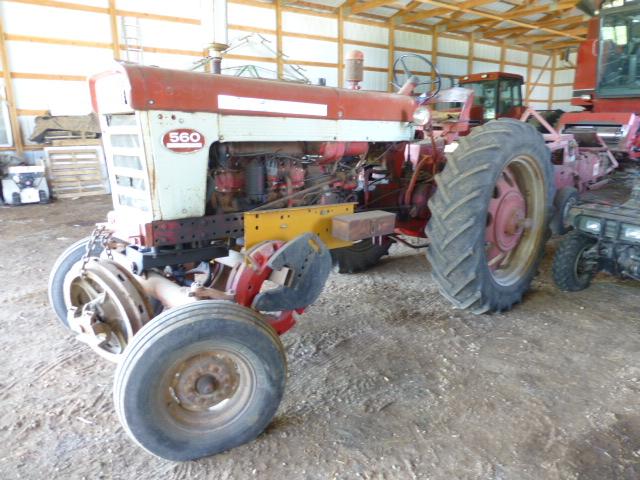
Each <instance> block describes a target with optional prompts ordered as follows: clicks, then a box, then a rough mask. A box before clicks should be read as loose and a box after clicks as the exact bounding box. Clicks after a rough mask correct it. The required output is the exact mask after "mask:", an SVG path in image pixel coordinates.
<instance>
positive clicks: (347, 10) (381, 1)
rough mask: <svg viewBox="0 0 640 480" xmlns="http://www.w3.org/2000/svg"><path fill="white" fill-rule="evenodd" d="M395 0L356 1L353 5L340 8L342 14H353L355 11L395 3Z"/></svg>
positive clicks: (363, 10) (358, 11) (359, 11)
mask: <svg viewBox="0 0 640 480" xmlns="http://www.w3.org/2000/svg"><path fill="white" fill-rule="evenodd" d="M395 1H396V0H367V1H366V2H364V3H356V4H354V5H353V6H348V5H347V6H346V7H344V8H343V9H342V12H343V15H347V16H348V15H355V14H357V13H363V12H366V11H367V10H371V9H373V8H377V7H384V6H385V5H390V4H392V3H395Z"/></svg>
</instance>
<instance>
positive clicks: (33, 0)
mask: <svg viewBox="0 0 640 480" xmlns="http://www.w3.org/2000/svg"><path fill="white" fill-rule="evenodd" d="M5 1H7V2H14V3H26V4H29V5H38V6H40V7H51V8H64V9H67V10H76V11H80V12H91V13H105V14H109V8H108V7H106V8H105V7H94V6H91V5H81V4H79V3H70V2H60V1H58V0H5ZM115 13H116V15H120V16H121V17H137V18H145V19H147V20H160V21H163V22H174V23H189V24H192V25H200V20H198V19H197V18H187V17H174V16H170V15H158V14H155V13H148V12H136V11H131V10H116V12H115Z"/></svg>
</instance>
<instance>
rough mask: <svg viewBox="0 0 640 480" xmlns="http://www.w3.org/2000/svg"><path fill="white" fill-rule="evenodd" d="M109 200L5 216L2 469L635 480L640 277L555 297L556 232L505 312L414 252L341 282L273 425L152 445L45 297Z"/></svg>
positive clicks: (322, 307)
mask: <svg viewBox="0 0 640 480" xmlns="http://www.w3.org/2000/svg"><path fill="white" fill-rule="evenodd" d="M109 206H110V200H109V199H108V198H106V197H97V198H85V199H79V200H67V201H60V202H56V203H54V204H51V205H45V206H39V205H38V206H27V207H19V208H6V207H5V208H0V247H1V248H0V274H1V277H0V278H2V280H3V285H2V289H1V290H0V306H1V307H2V320H1V321H2V335H1V336H0V365H2V366H1V368H0V411H1V412H2V415H1V416H0V479H3V480H6V479H13V478H34V479H43V478H47V479H53V478H64V479H75V478H86V479H96V478H109V479H111V478H113V479H136V480H139V479H157V478H162V479H174V478H175V479H181V478H185V479H186V478H189V479H197V478H201V479H204V478H206V479H243V478H249V479H251V478H258V479H333V478H336V479H413V478H416V479H447V480H450V479H493V480H507V479H509V480H511V479H514V480H521V479H522V480H524V479H583V478H584V479H597V480H606V479H637V478H640V364H639V360H640V322H639V320H640V318H639V317H640V314H639V305H640V284H638V283H632V282H626V281H618V280H614V279H612V278H610V277H607V276H599V277H598V279H597V281H595V284H594V285H593V286H592V287H591V288H590V289H588V290H587V291H585V292H582V293H576V294H565V293H561V292H559V291H558V290H556V289H555V288H554V286H553V284H552V283H551V279H550V276H549V270H550V268H549V263H550V258H551V255H552V253H553V249H554V246H555V242H552V243H551V244H550V246H549V249H548V255H547V260H546V261H545V264H544V266H543V269H542V272H541V275H540V276H539V277H538V278H537V279H536V280H535V282H534V285H533V290H532V291H531V293H530V294H529V295H527V297H526V299H525V302H524V304H522V305H520V306H518V307H517V308H516V309H515V310H513V311H512V312H510V313H508V314H501V315H490V316H486V315H485V316H480V317H476V316H473V315H471V314H467V313H462V312H459V311H454V310H452V309H451V308H450V307H449V305H448V304H447V303H446V302H445V301H443V299H442V298H441V297H440V296H439V295H438V293H437V291H436V287H435V285H434V283H433V282H432V281H431V279H430V275H429V265H428V263H427V261H426V259H425V258H424V255H423V254H422V253H420V252H414V251H411V250H409V249H407V248H398V247H394V249H392V255H391V257H390V258H387V259H385V260H384V261H383V263H382V264H381V265H380V266H378V267H377V268H375V269H373V270H371V271H370V272H368V273H366V274H360V275H343V276H339V275H332V276H331V278H330V280H329V283H328V285H327V287H326V289H325V292H324V294H323V295H322V297H321V299H320V300H319V301H318V302H317V304H315V305H314V306H313V307H311V308H310V309H309V311H308V313H307V314H305V315H304V316H303V317H302V319H301V321H300V322H299V324H298V325H297V326H296V328H295V329H294V330H293V331H291V332H289V333H287V334H286V335H285V336H284V338H283V340H284V343H285V345H286V347H287V350H288V353H289V379H288V385H287V391H286V394H285V398H284V401H283V403H282V405H281V407H280V410H279V411H278V414H277V416H276V418H275V420H274V422H273V424H272V425H271V426H270V427H269V429H268V430H267V431H266V432H265V433H264V434H263V435H261V436H260V437H259V438H258V439H257V440H256V441H254V442H252V443H250V444H248V445H245V446H242V447H239V448H236V449H235V450H232V451H230V452H228V453H225V454H221V455H218V456H216V457H212V458H206V459H202V460H199V461H194V462H187V463H171V462H167V461H163V460H160V459H157V458H154V457H152V456H150V455H148V454H147V453H145V452H143V451H142V450H141V449H139V448H138V447H136V446H135V445H134V444H133V443H132V442H131V441H130V440H129V439H128V438H127V436H126V435H125V433H124V432H123V430H122V428H121V427H120V425H119V423H118V420H117V418H116V415H115V413H114V410H113V403H112V398H111V385H112V375H113V371H114V367H113V365H111V364H109V363H108V362H106V361H104V360H101V359H100V358H98V357H96V355H95V354H93V353H92V352H91V351H90V350H89V348H88V347H85V346H83V345H82V344H79V343H77V342H76V341H74V339H73V338H72V336H70V335H68V334H66V333H65V332H64V331H63V330H62V329H61V328H60V327H59V326H58V325H57V323H56V320H55V319H54V315H53V313H52V311H51V310H50V308H49V306H48V303H47V295H46V287H47V276H48V274H49V269H50V267H51V265H52V264H53V262H54V260H55V258H56V256H57V255H58V254H59V253H60V252H62V250H64V249H65V248H66V247H67V246H68V245H69V244H71V243H72V242H74V241H75V240H77V239H79V238H81V237H84V236H86V235H87V234H88V233H89V232H90V230H91V225H92V223H93V222H94V221H96V220H102V219H104V215H105V213H106V212H107V210H108V208H109Z"/></svg>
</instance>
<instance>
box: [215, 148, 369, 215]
mask: <svg viewBox="0 0 640 480" xmlns="http://www.w3.org/2000/svg"><path fill="white" fill-rule="evenodd" d="M367 151H368V144H367V143H366V142H359V143H342V142H335V143H309V142H256V143H247V142H243V143H216V144H214V145H212V146H211V148H210V151H209V182H208V187H207V191H208V192H207V196H208V199H209V205H208V210H210V213H229V212H238V211H245V210H251V209H252V208H255V207H257V206H260V205H263V204H265V203H270V202H274V201H277V200H279V199H282V200H283V201H282V203H283V205H282V206H287V207H296V206H303V205H316V204H329V203H337V202H340V201H344V200H345V199H347V198H348V197H349V196H350V195H351V194H352V193H353V192H354V190H355V189H356V188H357V186H358V179H357V175H356V174H355V171H354V169H353V166H354V165H355V164H356V163H357V162H358V160H359V159H360V158H361V156H362V155H365V154H366V153H367ZM306 190H309V192H308V194H305V193H304V192H303V191H306ZM297 194H299V195H297ZM285 200H286V202H285Z"/></svg>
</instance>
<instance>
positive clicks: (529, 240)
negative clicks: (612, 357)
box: [49, 55, 607, 460]
mask: <svg viewBox="0 0 640 480" xmlns="http://www.w3.org/2000/svg"><path fill="white" fill-rule="evenodd" d="M409 57H416V58H417V59H419V60H421V61H424V62H426V63H427V64H428V65H427V66H428V67H429V69H431V68H433V66H432V65H431V64H430V62H429V61H428V60H427V59H426V58H424V57H420V56H417V55H409ZM406 60H407V56H403V57H401V58H400V59H398V62H397V64H396V65H394V68H397V67H399V66H403V67H404V71H405V74H406V79H404V81H403V80H402V79H400V78H397V79H396V82H395V83H397V84H399V85H402V87H401V88H400V90H399V92H398V93H395V94H393V93H381V92H366V91H362V90H359V89H358V82H359V81H360V80H361V78H362V77H361V73H362V68H361V67H362V61H361V59H360V58H359V57H357V56H354V57H353V58H351V57H350V63H349V65H348V68H347V71H348V78H347V80H348V81H349V83H350V84H351V85H352V87H353V88H352V89H337V88H329V87H322V86H309V85H300V84H292V83H287V82H282V81H268V80H259V79H249V78H239V77H229V76H224V75H218V74H203V73H196V72H185V71H175V70H167V69H161V68H155V67H146V66H139V65H131V64H122V65H118V66H117V67H116V68H114V69H113V70H112V71H109V72H106V73H104V74H101V75H97V76H95V77H93V78H92V79H91V82H90V87H91V96H92V100H93V105H94V109H95V111H96V112H98V114H99V116H100V120H101V125H102V139H103V143H104V148H105V153H106V157H107V159H108V167H109V176H110V181H111V186H112V195H113V204H114V209H113V211H112V212H111V213H110V214H109V215H108V219H107V221H106V222H105V223H103V224H100V225H98V226H97V228H96V230H94V232H93V234H92V235H91V236H90V237H88V238H86V239H84V240H81V241H79V242H77V243H76V244H74V245H72V246H70V247H69V248H68V249H67V250H66V251H65V252H64V253H63V254H62V255H61V256H60V258H59V259H58V261H57V262H56V264H55V265H54V267H53V271H52V274H51V277H50V285H49V297H50V301H51V304H52V306H53V308H54V310H55V312H56V314H57V316H58V318H59V319H60V322H61V323H62V324H63V325H64V326H65V327H66V328H68V329H69V330H70V331H72V332H74V333H75V334H76V335H77V338H78V339H79V340H81V341H83V342H85V343H87V344H88V345H89V346H90V347H91V348H92V349H94V350H95V351H96V352H97V353H98V354H100V355H102V356H104V357H106V358H108V359H110V360H113V361H115V362H117V363H118V368H117V371H116V375H115V381H114V401H115V405H116V410H117V412H118V416H119V418H120V420H121V422H122V424H123V425H124V427H125V430H126V431H127V432H128V434H129V435H130V436H131V437H132V438H133V439H134V440H135V441H136V442H137V443H138V444H139V445H141V446H142V447H143V448H145V449H146V450H148V451H149V452H151V453H153V454H155V455H158V456H161V457H164V458H168V459H173V460H186V459H192V458H197V457H201V456H205V455H211V454H214V453H217V452H220V451H223V450H227V449H229V448H232V447H234V446H237V445H240V444H242V443H245V442H247V441H250V440H252V439H253V438H255V437H256V436H257V435H258V434H259V433H260V432H262V431H263V430H264V428H265V427H266V426H267V425H268V423H269V422H270V421H271V418H272V417H273V415H274V414H275V412H276V410H277V408H278V404H279V402H280V399H281V398H282V394H283V391H284V384H285V374H286V356H285V353H284V348H283V346H282V343H281V341H280V339H279V335H280V334H283V333H284V332H286V331H287V330H289V329H290V328H291V327H292V326H293V325H294V323H295V321H296V318H297V317H298V316H299V315H301V314H302V313H303V312H304V310H305V309H306V308H307V307H308V306H309V305H311V304H312V303H313V302H314V301H315V300H316V299H317V297H318V296H319V295H320V293H321V291H322V288H323V285H324V283H325V281H326V279H327V277H328V275H329V273H330V271H331V269H332V265H334V266H335V267H336V268H337V269H338V270H339V271H341V272H355V271H359V270H364V269H366V268H368V267H370V266H372V265H374V264H375V263H377V262H378V261H379V259H380V258H381V257H382V256H383V255H385V254H386V253H387V252H388V250H389V247H390V245H391V244H392V243H393V242H396V241H399V242H404V239H403V238H402V236H404V235H408V236H412V237H418V238H422V239H425V240H424V241H423V242H422V243H423V244H425V243H427V242H428V245H429V248H428V251H427V257H428V259H429V262H430V264H431V271H432V274H433V278H434V279H435V281H436V283H437V284H438V286H439V288H440V291H441V292H442V294H443V295H444V296H445V297H446V298H447V299H449V300H450V301H451V303H452V304H453V305H454V306H455V307H457V308H463V309H468V310H471V311H473V312H475V313H484V312H496V311H498V312H499V311H505V310H508V309H510V308H511V307H512V306H513V305H515V304H517V303H519V302H520V301H522V296H523V294H524V293H525V292H526V291H527V290H528V288H529V286H530V284H531V281H532V279H533V277H534V276H535V274H536V272H537V268H538V264H539V262H540V259H541V257H542V255H543V253H544V245H545V242H546V240H547V238H548V231H549V222H550V219H551V216H552V201H553V198H554V194H555V182H554V177H556V178H557V174H556V175H555V176H554V164H556V167H559V166H560V167H561V166H567V168H570V169H571V170H570V171H575V169H576V168H577V167H576V166H577V165H589V166H593V165H594V164H595V163H596V162H604V161H606V160H607V157H606V154H605V152H604V151H605V150H606V147H601V148H600V150H597V149H596V151H588V152H580V151H579V150H578V148H577V144H576V143H575V141H574V140H573V138H572V137H571V136H569V135H559V134H556V135H555V136H552V137H548V138H547V139H546V140H547V141H545V138H543V136H542V135H541V134H540V133H539V132H538V131H536V129H535V128H534V127H532V126H531V125H528V124H527V123H525V122H522V121H518V120H514V119H511V118H503V119H499V120H495V121H490V122H488V123H486V124H485V125H482V126H478V127H476V128H473V129H472V130H471V132H469V118H470V111H471V108H472V103H473V91H472V90H469V89H464V88H453V89H450V90H446V91H440V88H439V86H440V78H439V76H436V78H435V79H434V80H431V79H426V80H420V79H419V78H417V77H416V76H414V75H412V73H411V71H410V70H409V69H408V68H406ZM417 88H423V89H426V90H427V92H426V93H423V94H421V95H419V96H417V95H415V94H414V92H415V91H416V89H417ZM451 104H456V105H461V107H460V108H458V109H456V110H443V109H442V108H440V107H441V106H442V105H451ZM527 115H534V116H535V115H536V113H535V112H528V113H527ZM461 135H465V136H463V137H461ZM589 178H591V177H589ZM585 181H587V180H585ZM399 288H401V286H399Z"/></svg>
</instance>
